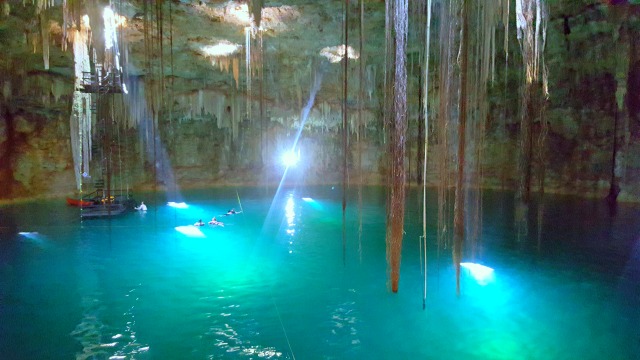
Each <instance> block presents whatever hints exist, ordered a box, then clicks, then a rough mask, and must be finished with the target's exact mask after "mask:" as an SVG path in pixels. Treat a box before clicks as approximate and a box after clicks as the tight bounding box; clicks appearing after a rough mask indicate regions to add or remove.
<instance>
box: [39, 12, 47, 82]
mask: <svg viewBox="0 0 640 360" xmlns="http://www.w3.org/2000/svg"><path fill="white" fill-rule="evenodd" d="M39 19H40V37H41V39H40V42H41V43H42V60H43V62H44V69H45V70H49V21H48V20H47V16H46V13H45V12H44V11H42V12H40V16H39Z"/></svg>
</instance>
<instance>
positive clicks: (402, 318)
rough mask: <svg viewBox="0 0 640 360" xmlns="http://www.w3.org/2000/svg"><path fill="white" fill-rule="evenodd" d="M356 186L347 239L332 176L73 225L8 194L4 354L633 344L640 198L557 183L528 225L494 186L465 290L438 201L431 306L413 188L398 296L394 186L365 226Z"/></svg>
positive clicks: (370, 205) (379, 354)
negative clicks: (443, 233) (439, 231)
mask: <svg viewBox="0 0 640 360" xmlns="http://www.w3.org/2000/svg"><path fill="white" fill-rule="evenodd" d="M352 190H353V191H352V192H350V194H349V199H348V205H347V214H346V218H347V226H346V228H345V230H346V241H345V242H344V243H343V237H342V233H343V227H342V207H341V206H342V204H341V202H342V190H341V189H339V188H338V187H336V188H331V187H312V188H288V189H282V190H281V191H280V192H277V193H276V192H275V191H274V190H269V189H264V188H224V189H210V190H201V191H190V192H185V193H184V194H182V195H183V196H184V201H185V202H186V203H187V204H188V208H186V209H178V208H174V207H170V206H167V205H166V199H165V198H163V196H162V195H160V194H136V199H137V200H138V201H140V200H144V201H145V203H146V204H147V205H148V206H149V210H148V211H147V212H146V213H144V214H141V213H129V214H126V215H124V216H123V217H119V218H114V219H111V220H84V221H81V220H80V217H79V209H77V208H72V207H67V206H66V205H65V204H64V199H60V200H57V201H50V202H46V203H37V204H36V203H33V204H20V205H12V206H4V207H2V208H0V215H1V217H0V358H2V359H73V358H76V359H220V358H247V359H248V358H253V359H257V358H267V359H277V358H279V359H294V358H295V359H460V358H465V359H638V358H640V207H639V206H637V205H620V207H619V209H618V213H617V215H616V216H615V217H611V216H609V214H608V210H607V208H606V207H605V206H603V205H604V204H602V203H601V202H597V201H586V200H577V199H572V198H568V197H557V196H549V199H548V201H547V202H546V203H545V204H544V207H543V208H544V212H543V217H542V218H543V221H542V226H541V227H540V228H539V227H538V225H537V223H536V221H535V220H536V219H537V215H538V211H537V210H538V209H539V208H541V207H540V205H538V204H532V206H531V209H530V211H529V226H528V227H524V228H522V227H516V226H515V225H514V224H515V221H514V210H513V208H514V206H513V200H512V195H511V194H507V193H498V192H488V193H486V194H485V196H484V209H483V217H484V221H483V226H482V231H483V236H482V239H481V240H480V241H479V242H478V243H477V245H476V252H475V256H474V258H471V255H470V254H468V255H467V256H466V258H465V261H474V262H476V263H481V264H484V265H486V266H489V267H491V268H493V269H494V272H493V277H492V278H489V279H487V280H485V281H478V280H476V279H475V278H474V276H473V274H472V273H471V272H470V271H469V270H466V269H465V270H463V273H462V292H461V295H460V297H457V296H456V291H455V278H454V271H453V267H452V266H451V255H450V250H449V249H448V248H447V249H441V250H440V252H438V247H437V246H436V241H435V228H434V225H435V214H436V208H435V206H433V205H431V206H429V209H428V210H429V214H430V215H429V219H430V220H429V230H428V231H429V233H428V240H429V245H428V248H427V250H428V271H427V274H428V276H427V285H428V290H427V298H426V309H425V310H423V308H422V302H423V285H424V279H423V275H422V274H421V258H420V248H419V243H418V236H419V235H420V234H421V231H422V230H421V229H422V228H421V224H420V223H419V221H420V220H421V218H422V215H421V212H420V210H419V203H420V201H419V199H420V196H419V195H418V194H417V193H415V192H410V193H409V200H408V202H407V218H408V219H407V224H406V228H405V229H406V237H405V240H404V246H403V255H402V256H403V257H402V268H401V278H400V290H399V293H397V294H393V293H391V292H390V291H389V289H388V287H387V277H386V260H385V243H384V235H385V224H384V219H385V205H384V202H385V193H384V191H383V189H381V188H366V189H364V194H363V195H364V196H363V198H364V200H363V205H362V235H361V236H359V231H358V228H359V215H358V214H359V212H358V206H357V196H356V190H357V189H356V188H353V189H352ZM236 191H237V192H236ZM433 199H434V195H433V194H431V193H430V194H429V198H428V200H429V202H430V203H431V204H433V203H434V201H433ZM239 200H240V201H239ZM231 207H234V208H235V209H236V210H240V209H242V210H243V212H242V213H241V214H237V215H233V216H217V217H218V220H220V221H223V222H224V223H225V226H224V227H213V226H208V225H207V226H204V227H201V228H196V227H193V226H191V224H193V223H194V222H195V221H197V220H198V219H202V220H203V221H204V222H207V221H209V220H210V219H211V217H212V216H214V215H220V214H223V213H225V212H226V211H227V210H228V209H229V208H231ZM518 229H519V231H517V230H518ZM524 230H526V234H525V231H524ZM21 233H22V234H21ZM469 248H470V246H467V249H469Z"/></svg>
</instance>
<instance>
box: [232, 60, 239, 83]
mask: <svg viewBox="0 0 640 360" xmlns="http://www.w3.org/2000/svg"><path fill="white" fill-rule="evenodd" d="M232 67H233V80H235V81H236V89H239V88H240V59H238V58H237V57H234V58H233V65H232Z"/></svg>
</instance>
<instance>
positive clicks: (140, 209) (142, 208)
mask: <svg viewBox="0 0 640 360" xmlns="http://www.w3.org/2000/svg"><path fill="white" fill-rule="evenodd" d="M134 209H136V210H139V211H147V205H145V204H144V201H140V206H136V207H135V208H134Z"/></svg>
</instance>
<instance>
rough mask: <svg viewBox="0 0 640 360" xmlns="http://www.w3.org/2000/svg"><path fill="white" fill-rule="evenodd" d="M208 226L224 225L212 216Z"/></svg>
mask: <svg viewBox="0 0 640 360" xmlns="http://www.w3.org/2000/svg"><path fill="white" fill-rule="evenodd" d="M209 225H214V226H224V223H222V222H220V221H218V220H217V219H216V217H215V216H214V217H213V218H212V219H211V221H209Z"/></svg>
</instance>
